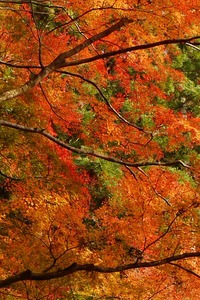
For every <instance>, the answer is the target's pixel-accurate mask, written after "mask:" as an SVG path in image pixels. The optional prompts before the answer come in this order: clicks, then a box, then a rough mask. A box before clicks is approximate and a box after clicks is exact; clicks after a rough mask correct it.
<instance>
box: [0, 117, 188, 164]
mask: <svg viewBox="0 0 200 300" xmlns="http://www.w3.org/2000/svg"><path fill="white" fill-rule="evenodd" d="M0 125H1V126H6V127H10V128H14V129H17V130H21V131H25V132H30V133H37V134H40V135H42V136H44V137H46V138H47V139H49V140H50V141H52V142H54V143H56V144H57V145H59V146H61V147H62V148H64V149H67V150H69V151H71V152H74V153H77V154H79V155H80V154H81V155H86V156H93V157H98V158H100V159H104V160H107V161H110V162H113V163H117V164H120V165H124V166H129V167H145V166H164V167H167V166H177V165H182V166H184V167H186V168H190V166H188V165H186V164H185V163H184V162H182V161H181V160H176V161H171V162H160V161H158V162H156V161H155V162H148V161H147V162H137V163H134V162H130V161H124V160H121V159H118V158H115V157H112V156H108V155H104V154H101V153H97V152H95V151H93V150H85V149H81V148H76V147H72V146H70V145H69V144H67V143H64V142H62V141H60V140H59V139H57V138H56V137H54V136H53V135H51V134H50V133H48V132H46V131H45V129H42V128H32V127H26V126H23V125H19V124H16V123H11V122H7V121H4V120H0Z"/></svg>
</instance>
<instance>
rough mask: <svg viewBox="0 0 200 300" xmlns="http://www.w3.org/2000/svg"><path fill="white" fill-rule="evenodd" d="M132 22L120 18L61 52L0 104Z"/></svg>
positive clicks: (3, 96) (24, 90)
mask: <svg viewBox="0 0 200 300" xmlns="http://www.w3.org/2000/svg"><path fill="white" fill-rule="evenodd" d="M130 22H132V20H129V19H127V18H122V19H121V20H120V21H119V22H117V23H116V24H114V25H113V26H111V27H109V28H108V29H106V30H104V31H102V32H100V33H98V34H96V35H94V36H92V37H91V38H89V39H87V40H86V41H84V42H83V43H81V44H80V45H78V46H76V47H74V48H73V49H71V50H69V51H66V52H63V53H61V54H60V55H58V56H57V57H56V58H55V59H54V61H53V62H52V63H50V64H49V65H48V66H46V67H44V68H43V69H42V70H41V72H39V73H38V74H37V75H35V76H34V78H33V79H32V80H30V81H28V82H26V83H25V84H24V85H22V86H20V87H17V88H15V89H12V90H9V91H6V92H5V93H3V94H2V95H1V96H0V102H2V101H5V100H8V99H12V98H14V97H17V96H19V95H22V94H24V93H26V92H27V91H29V90H30V89H32V88H33V87H34V86H36V85H37V84H38V83H40V82H41V81H42V80H43V79H44V78H45V77H47V76H48V75H49V74H50V73H51V72H52V71H54V70H56V69H59V68H62V67H63V64H65V60H66V59H67V58H69V57H71V56H73V55H75V54H77V53H79V52H80V51H82V50H83V49H85V48H86V47H87V46H89V45H91V44H92V43H94V42H95V41H98V40H99V39H101V38H104V37H106V36H108V35H110V34H111V33H112V32H114V31H116V30H119V29H120V28H121V27H122V26H124V25H126V24H127V23H130Z"/></svg>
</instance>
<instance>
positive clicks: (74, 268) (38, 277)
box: [0, 252, 200, 288]
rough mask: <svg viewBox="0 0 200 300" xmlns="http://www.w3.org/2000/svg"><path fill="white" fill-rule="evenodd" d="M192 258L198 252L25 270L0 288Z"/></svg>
mask: <svg viewBox="0 0 200 300" xmlns="http://www.w3.org/2000/svg"><path fill="white" fill-rule="evenodd" d="M192 257H200V252H189V253H183V254H180V255H176V256H170V257H167V258H164V259H161V260H154V261H147V262H139V261H136V262H135V263H132V264H126V265H120V266H117V267H101V266H97V265H94V264H83V265H79V264H76V263H73V264H71V265H70V266H68V267H67V268H65V269H61V270H58V271H55V272H49V273H48V272H47V273H43V272H42V273H34V272H32V271H31V270H29V269H27V270H25V271H23V272H21V273H19V274H17V275H14V276H9V277H7V278H6V279H2V280H0V288H4V287H6V286H9V285H11V284H13V283H16V282H19V281H25V280H35V281H43V280H50V279H54V278H60V277H65V276H67V275H70V274H73V273H75V272H79V271H87V272H98V273H116V272H121V271H126V270H131V269H139V268H150V267H157V266H161V265H164V264H169V263H171V262H174V261H177V260H181V259H186V258H192Z"/></svg>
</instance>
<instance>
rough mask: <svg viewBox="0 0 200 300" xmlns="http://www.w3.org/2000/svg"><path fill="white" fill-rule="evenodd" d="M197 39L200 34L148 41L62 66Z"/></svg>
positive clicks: (65, 65)
mask: <svg viewBox="0 0 200 300" xmlns="http://www.w3.org/2000/svg"><path fill="white" fill-rule="evenodd" d="M195 39H200V36H195V37H191V38H188V39H170V40H163V41H159V42H155V43H147V44H144V45H138V46H132V47H128V48H124V49H119V50H116V51H111V52H106V53H102V54H99V55H95V56H92V57H88V58H84V59H80V60H76V61H71V62H66V63H63V65H62V67H69V66H77V65H81V64H86V63H90V62H92V61H96V60H98V59H102V58H107V57H111V56H116V55H119V54H123V53H128V52H133V51H138V50H144V49H151V48H155V47H158V46H163V45H172V44H180V43H182V44H186V43H190V45H192V41H193V40H195ZM199 44H200V43H195V45H199Z"/></svg>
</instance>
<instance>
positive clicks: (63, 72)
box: [56, 71, 152, 135]
mask: <svg viewBox="0 0 200 300" xmlns="http://www.w3.org/2000/svg"><path fill="white" fill-rule="evenodd" d="M56 72H58V73H61V74H66V75H69V76H74V77H77V78H80V79H82V80H83V81H85V82H87V83H89V84H91V85H92V86H94V87H95V89H96V90H97V91H98V92H99V94H100V95H101V97H102V98H103V99H104V101H105V102H106V104H107V106H108V107H109V108H110V110H111V111H112V112H113V113H114V114H115V115H116V116H117V117H118V118H119V119H120V120H122V121H123V122H124V123H126V124H127V125H130V126H131V127H133V128H135V129H137V130H139V131H142V132H144V133H147V134H151V135H152V133H151V132H149V131H146V130H144V129H143V128H141V127H139V126H137V125H135V124H132V123H131V122H129V121H128V120H126V119H125V118H124V117H123V116H122V115H121V114H120V113H119V112H118V111H116V109H115V108H114V107H113V106H112V104H111V103H110V102H109V101H108V99H107V98H106V97H105V96H104V94H103V92H102V91H101V89H100V88H99V87H98V85H97V84H96V83H95V82H94V81H92V80H90V79H87V78H85V77H84V76H82V75H79V74H75V73H71V72H66V71H56Z"/></svg>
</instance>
